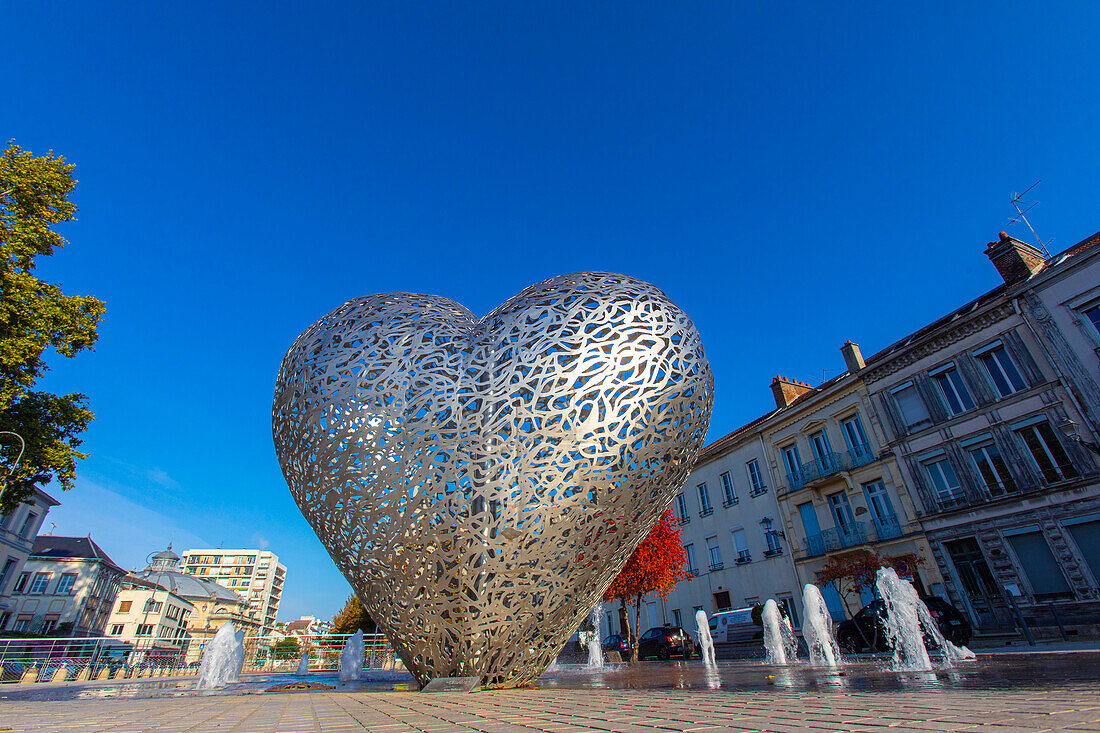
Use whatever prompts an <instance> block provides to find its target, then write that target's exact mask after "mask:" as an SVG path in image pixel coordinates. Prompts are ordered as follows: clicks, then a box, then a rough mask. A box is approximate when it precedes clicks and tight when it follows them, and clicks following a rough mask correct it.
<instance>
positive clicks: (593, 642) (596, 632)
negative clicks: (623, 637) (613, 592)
mask: <svg viewBox="0 0 1100 733" xmlns="http://www.w3.org/2000/svg"><path fill="white" fill-rule="evenodd" d="M602 614H603V604H602V603H597V604H596V607H595V608H593V609H592V616H591V618H592V635H591V636H589V637H588V665H587V666H588V669H603V644H601V643H600V616H601V615H602Z"/></svg>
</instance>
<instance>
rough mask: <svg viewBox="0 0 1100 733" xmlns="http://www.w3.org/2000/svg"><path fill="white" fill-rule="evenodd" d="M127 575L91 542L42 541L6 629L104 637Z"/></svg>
mask: <svg viewBox="0 0 1100 733" xmlns="http://www.w3.org/2000/svg"><path fill="white" fill-rule="evenodd" d="M125 575H126V571H125V570H123V569H122V568H120V567H119V566H118V565H116V564H115V562H114V561H113V560H111V558H110V557H108V556H107V553H106V552H104V551H103V548H101V547H100V546H99V545H97V544H96V543H95V542H94V541H93V540H92V538H91V537H56V536H53V535H43V536H41V537H38V538H37V539H36V540H35V541H34V547H33V549H32V550H31V553H30V556H29V557H28V558H27V561H26V563H24V565H23V570H22V572H21V573H20V575H19V579H18V580H17V581H16V583H15V585H14V587H13V590H14V591H15V592H14V593H13V596H12V597H13V600H14V601H15V604H16V608H15V610H14V612H13V614H12V617H11V620H10V622H9V625H8V628H7V630H9V631H16V632H21V633H30V634H60V635H63V636H73V637H75V636H101V635H102V634H103V632H104V629H105V628H106V625H107V618H108V616H110V614H111V609H112V608H113V607H114V602H115V597H116V596H117V595H118V592H119V588H120V584H121V581H122V578H123V577H124V576H125Z"/></svg>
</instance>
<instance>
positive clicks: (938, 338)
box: [859, 299, 1016, 384]
mask: <svg viewBox="0 0 1100 733" xmlns="http://www.w3.org/2000/svg"><path fill="white" fill-rule="evenodd" d="M1015 312H1016V311H1015V309H1014V308H1013V307H1012V302H1011V300H1007V299H1006V300H1005V301H1003V302H1001V303H999V304H998V305H996V306H994V307H992V308H989V309H988V310H985V311H982V312H980V313H978V314H975V315H973V316H970V317H969V318H968V319H967V320H965V321H963V322H962V323H958V324H957V325H955V326H954V327H953V328H948V329H944V330H941V331H936V332H933V333H931V334H928V335H927V336H924V337H923V338H921V339H920V340H919V341H917V342H916V343H915V344H913V345H911V346H908V347H906V348H905V350H903V351H901V352H900V353H898V354H897V355H896V356H891V357H890V358H889V359H888V360H886V361H884V362H883V363H881V364H875V365H868V366H867V368H866V369H864V370H863V371H861V372H860V373H859V376H860V378H861V379H862V380H863V381H864V382H865V383H866V384H874V383H875V382H878V381H881V380H883V379H885V378H886V377H889V376H890V375H891V374H895V373H897V372H899V371H901V370H902V369H904V368H905V367H907V366H910V365H911V364H915V363H916V362H918V361H920V360H921V359H923V358H925V357H927V356H931V355H932V354H935V353H937V352H939V351H942V350H944V349H946V348H947V347H948V346H950V345H951V344H954V343H956V342H958V341H961V340H963V339H964V338H966V337H967V336H970V335H971V334H974V333H977V332H978V331H981V330H982V329H985V328H988V327H989V326H992V325H994V324H995V323H1000V322H1001V321H1003V320H1005V319H1007V318H1008V317H1010V316H1012V315H1013V314H1014V313H1015Z"/></svg>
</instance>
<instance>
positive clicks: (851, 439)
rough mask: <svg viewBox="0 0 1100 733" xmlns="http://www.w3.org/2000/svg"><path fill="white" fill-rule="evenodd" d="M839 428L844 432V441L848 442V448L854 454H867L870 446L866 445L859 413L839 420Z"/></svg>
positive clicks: (865, 436)
mask: <svg viewBox="0 0 1100 733" xmlns="http://www.w3.org/2000/svg"><path fill="white" fill-rule="evenodd" d="M840 430H841V432H843V433H844V442H845V443H847V444H848V450H850V451H851V452H852V455H855V456H864V455H868V454H870V452H871V447H870V446H869V445H867V434H866V433H865V432H863V423H862V422H861V421H860V419H859V415H853V416H852V417H850V418H848V419H847V420H841V422H840Z"/></svg>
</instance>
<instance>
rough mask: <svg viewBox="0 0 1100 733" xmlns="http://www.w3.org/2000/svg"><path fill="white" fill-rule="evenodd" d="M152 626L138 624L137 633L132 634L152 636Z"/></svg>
mask: <svg viewBox="0 0 1100 733" xmlns="http://www.w3.org/2000/svg"><path fill="white" fill-rule="evenodd" d="M152 635H153V625H152V624H138V627H137V631H135V632H134V636H152Z"/></svg>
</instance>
